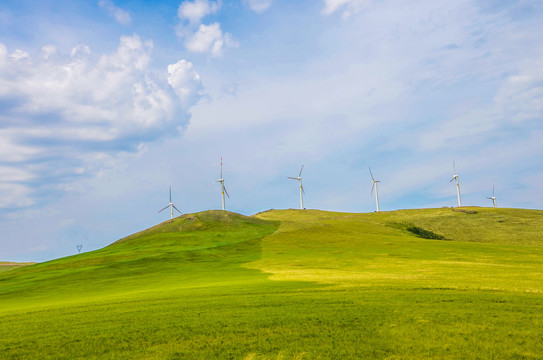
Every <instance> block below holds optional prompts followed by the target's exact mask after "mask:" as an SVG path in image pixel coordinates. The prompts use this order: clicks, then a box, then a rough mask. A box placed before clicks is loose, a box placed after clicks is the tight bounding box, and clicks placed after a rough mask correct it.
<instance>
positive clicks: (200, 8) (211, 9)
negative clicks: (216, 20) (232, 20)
mask: <svg viewBox="0 0 543 360" xmlns="http://www.w3.org/2000/svg"><path fill="white" fill-rule="evenodd" d="M220 7H221V2H220V1H219V2H214V1H209V0H194V1H192V2H191V1H183V2H182V3H181V4H180V5H179V9H178V10H177V16H178V17H179V18H180V19H181V20H188V21H189V22H190V23H191V24H196V25H199V24H200V22H201V21H202V19H203V18H204V17H206V16H207V15H210V14H215V13H216V12H217V11H219V9H220Z"/></svg>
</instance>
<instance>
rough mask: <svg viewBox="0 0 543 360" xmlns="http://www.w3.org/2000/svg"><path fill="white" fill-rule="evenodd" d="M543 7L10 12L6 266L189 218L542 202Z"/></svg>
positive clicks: (99, 5) (171, 6) (5, 83)
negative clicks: (206, 213) (375, 187)
mask: <svg viewBox="0 0 543 360" xmlns="http://www.w3.org/2000/svg"><path fill="white" fill-rule="evenodd" d="M541 19H543V5H542V4H541V2H540V1H530V0H519V1H509V2H503V1H486V0H485V1H467V0H466V1H454V2H450V1H447V2H446V1H430V0H415V1H410V2H405V1H399V0H379V1H377V0H314V1H296V2H293V1H281V0H237V1H226V0H223V1H211V0H190V1H143V0H140V1H128V0H127V1H119V0H117V1H113V0H97V1H78V2H73V1H55V2H52V1H50V2H48V1H9V0H8V1H3V2H2V3H1V4H0V260H11V261H44V260H47V259H52V258H56V257H60V256H66V255H70V254H73V253H75V252H76V251H77V249H76V245H77V244H83V251H89V250H93V249H97V248H100V247H103V246H105V245H107V244H109V243H111V242H113V241H115V240H117V239H119V238H121V237H123V236H126V235H129V234H131V233H133V232H136V231H139V230H142V229H145V228H148V227H150V226H152V225H155V224H157V223H159V222H161V221H164V220H166V219H167V218H168V214H165V213H164V212H163V213H160V214H157V211H158V210H160V209H161V208H162V207H164V206H165V205H167V203H168V186H169V185H171V186H172V189H173V201H174V203H175V204H176V206H177V207H178V208H179V209H181V211H183V212H187V213H189V212H195V211H201V210H207V209H218V208H220V206H221V201H220V192H219V191H220V188H219V186H217V184H215V185H212V186H209V184H211V183H213V182H214V181H216V179H217V178H218V176H219V164H220V158H221V156H222V157H223V159H224V178H225V184H226V187H227V189H228V192H229V194H230V196H231V199H227V209H228V210H232V211H236V212H240V213H242V214H248V215H249V214H254V213H256V212H259V211H264V210H267V209H270V208H276V209H277V208H296V207H298V206H299V198H298V192H297V191H298V190H297V186H296V183H295V182H293V181H292V180H288V179H287V176H297V173H298V171H299V169H300V166H301V165H302V164H305V168H304V173H303V179H304V180H303V181H304V188H305V191H306V196H305V198H304V203H305V206H306V207H307V208H317V209H324V210H334V211H352V212H369V211H374V210H375V202H374V199H373V198H372V197H371V195H370V191H371V178H370V176H369V172H368V167H371V168H372V171H373V173H374V175H375V177H376V178H377V179H378V180H380V181H381V183H380V184H379V185H380V187H379V194H380V203H381V210H395V209H403V208H421V207H442V206H453V205H455V204H456V190H455V186H454V185H453V184H451V183H449V180H450V178H451V177H452V175H453V174H452V161H453V160H454V161H455V162H456V168H457V172H458V175H459V176H460V185H461V191H462V200H463V204H465V205H475V206H489V205H491V202H490V200H488V199H487V198H486V197H487V196H490V195H491V191H492V186H493V185H494V186H495V188H496V197H497V201H498V205H499V206H504V207H523V208H535V209H541V208H542V203H543V187H542V185H541V184H542V183H543V166H542V165H543V160H542V159H543V141H542V140H541V139H542V138H543V124H542V119H543V41H542V40H541V36H540V34H542V33H543V21H542V20H541Z"/></svg>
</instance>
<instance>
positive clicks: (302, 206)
mask: <svg viewBox="0 0 543 360" xmlns="http://www.w3.org/2000/svg"><path fill="white" fill-rule="evenodd" d="M303 169H304V166H303V165H302V168H301V169H300V173H299V174H298V177H290V176H288V178H289V179H292V180H298V181H299V182H300V209H303V208H304V196H303V194H305V191H304V187H303V186H302V171H303Z"/></svg>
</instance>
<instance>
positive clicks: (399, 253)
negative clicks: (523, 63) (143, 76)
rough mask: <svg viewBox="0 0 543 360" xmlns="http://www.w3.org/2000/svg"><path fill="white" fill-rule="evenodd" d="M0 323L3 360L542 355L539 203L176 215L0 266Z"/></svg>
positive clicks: (542, 258)
mask: <svg viewBox="0 0 543 360" xmlns="http://www.w3.org/2000/svg"><path fill="white" fill-rule="evenodd" d="M0 323H1V324H4V326H1V327H0V354H1V355H0V358H7V359H20V358H40V359H48V358H50V359H75V358H94V359H119V358H125V359H250V358H252V359H292V358H302V357H303V358H304V359H339V358H341V359H361V358H362V359H365V358H368V359H374V358H377V359H385V358H387V359H420V358H435V359H456V358H474V359H475V358H481V359H497V358H499V359H521V358H523V359H541V358H542V356H541V354H543V342H542V341H541V336H540V334H541V333H543V211H537V210H520V209H493V208H492V209H490V208H461V209H451V208H442V209H425V210H401V211H394V212H381V213H367V214H352V213H337V212H325V211H317V210H303V211H302V210H271V211H267V212H263V213H259V214H257V215H254V216H251V217H247V216H242V215H239V214H235V213H230V212H224V211H206V212H201V213H196V214H188V215H183V216H180V217H178V218H176V219H174V220H172V221H167V222H164V223H162V224H159V225H157V226H155V227H153V228H151V229H148V230H145V231H142V232H140V233H137V234H134V235H131V236H129V237H126V238H124V239H121V240H119V241H117V242H115V243H113V244H111V245H110V246H107V247H105V248H103V249H100V250H97V251H93V252H89V253H83V254H79V255H75V256H71V257H66V258H62V259H58V260H54V261H49V262H46V263H41V264H36V265H32V266H27V267H24V268H20V269H15V270H10V271H5V272H1V273H0ZM6 324H7V325H6Z"/></svg>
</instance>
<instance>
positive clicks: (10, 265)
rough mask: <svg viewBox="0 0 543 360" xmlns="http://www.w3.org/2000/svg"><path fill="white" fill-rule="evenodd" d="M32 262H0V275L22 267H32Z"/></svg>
mask: <svg viewBox="0 0 543 360" xmlns="http://www.w3.org/2000/svg"><path fill="white" fill-rule="evenodd" d="M34 264H36V263H34V262H22V263H21V262H11V261H0V273H1V272H4V271H8V270H13V269H19V268H22V267H24V266H29V265H34Z"/></svg>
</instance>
